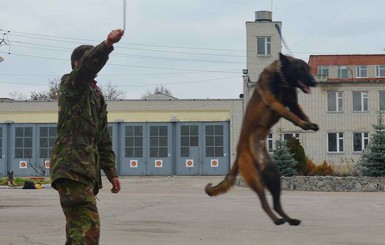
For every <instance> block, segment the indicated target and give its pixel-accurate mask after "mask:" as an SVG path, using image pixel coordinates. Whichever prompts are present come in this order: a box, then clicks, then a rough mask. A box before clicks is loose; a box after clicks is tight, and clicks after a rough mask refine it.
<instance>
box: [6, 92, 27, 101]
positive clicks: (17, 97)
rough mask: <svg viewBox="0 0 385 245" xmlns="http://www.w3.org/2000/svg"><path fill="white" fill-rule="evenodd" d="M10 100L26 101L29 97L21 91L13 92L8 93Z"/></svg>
mask: <svg viewBox="0 0 385 245" xmlns="http://www.w3.org/2000/svg"><path fill="white" fill-rule="evenodd" d="M8 95H9V98H10V99H13V100H26V99H27V98H28V97H27V95H25V94H23V93H21V92H20V91H13V92H10V93H8Z"/></svg>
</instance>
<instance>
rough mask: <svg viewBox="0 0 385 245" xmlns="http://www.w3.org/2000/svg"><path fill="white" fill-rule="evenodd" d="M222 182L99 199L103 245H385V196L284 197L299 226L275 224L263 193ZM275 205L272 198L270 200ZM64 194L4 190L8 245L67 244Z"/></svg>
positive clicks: (129, 188)
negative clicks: (220, 189) (215, 193)
mask: <svg viewBox="0 0 385 245" xmlns="http://www.w3.org/2000/svg"><path fill="white" fill-rule="evenodd" d="M220 180H222V177H127V178H123V179H122V186H123V189H122V191H121V193H119V194H117V195H115V194H112V193H110V192H109V188H110V185H109V183H108V182H104V189H102V190H101V192H100V194H99V195H98V199H99V201H98V207H99V212H100V215H101V223H102V232H101V240H100V244H103V245H107V244H108V245H131V244H133V245H198V244H199V245H202V244H203V245H227V244H237V245H249V244H258V245H259V244H280V245H281V244H293V245H294V244H295V245H301V244H306V245H307V244H344V245H345V244H365V245H369V244H385V232H384V228H385V194H384V193H383V192H376V193H344V192H336V193H325V192H283V196H282V202H283V207H284V208H285V210H286V212H287V213H288V214H289V215H290V216H292V217H294V218H298V219H301V220H302V224H301V225H300V226H298V227H292V226H289V225H287V224H284V225H282V226H275V225H274V224H273V223H272V222H271V220H270V219H269V218H268V217H267V215H266V214H265V213H264V212H263V211H262V209H261V207H260V203H259V200H258V199H257V197H256V195H255V194H254V193H253V192H251V191H250V190H249V189H248V188H244V187H235V188H233V189H232V190H231V191H230V192H229V193H227V194H225V195H222V196H219V197H213V198H210V197H208V196H206V194H205V193H204V191H203V188H204V186H205V185H206V184H207V183H208V182H213V183H218V182H219V181H220ZM269 199H270V197H269ZM64 222H65V220H64V216H63V214H62V211H61V209H60V205H59V200H58V195H57V192H56V191H55V190H53V189H51V188H48V189H40V190H22V189H0V245H11V244H12V245H24V244H28V245H29V244H42V245H45V244H46V245H56V244H64V241H65V234H64Z"/></svg>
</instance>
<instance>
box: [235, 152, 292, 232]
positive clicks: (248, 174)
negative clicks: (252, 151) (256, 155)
mask: <svg viewBox="0 0 385 245" xmlns="http://www.w3.org/2000/svg"><path fill="white" fill-rule="evenodd" d="M247 162H248V163H247ZM238 164H239V165H243V164H244V166H243V167H241V166H240V167H239V170H240V173H241V175H242V177H243V179H244V181H245V182H246V184H247V185H248V186H249V187H250V188H251V189H252V190H253V191H254V192H255V193H257V195H258V197H259V199H260V201H261V205H262V208H263V210H264V211H265V212H266V213H267V215H268V216H269V217H270V218H271V219H272V220H273V222H274V224H276V225H281V224H283V223H285V220H284V219H280V218H278V217H277V216H276V215H275V214H274V213H273V211H272V210H271V208H270V206H269V203H268V202H267V199H266V195H265V190H264V185H263V184H262V182H261V179H260V176H259V175H258V172H257V169H256V168H255V166H254V159H253V157H252V156H251V155H248V154H246V153H244V154H243V155H242V156H240V157H239V159H238ZM250 166H252V167H253V168H250Z"/></svg>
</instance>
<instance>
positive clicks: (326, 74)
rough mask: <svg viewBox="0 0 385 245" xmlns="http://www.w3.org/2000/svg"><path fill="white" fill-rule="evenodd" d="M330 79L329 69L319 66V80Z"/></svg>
mask: <svg viewBox="0 0 385 245" xmlns="http://www.w3.org/2000/svg"><path fill="white" fill-rule="evenodd" d="M328 77H329V67H328V66H318V78H328Z"/></svg>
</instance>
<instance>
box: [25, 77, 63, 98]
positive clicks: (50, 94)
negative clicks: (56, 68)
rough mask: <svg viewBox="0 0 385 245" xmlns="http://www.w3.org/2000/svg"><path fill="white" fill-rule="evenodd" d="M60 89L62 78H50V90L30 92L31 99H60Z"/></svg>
mask: <svg viewBox="0 0 385 245" xmlns="http://www.w3.org/2000/svg"><path fill="white" fill-rule="evenodd" d="M59 89H60V79H59V78H55V79H53V80H49V84H48V90H47V91H40V92H36V91H32V92H31V94H30V98H29V99H30V100H58V99H59Z"/></svg>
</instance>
